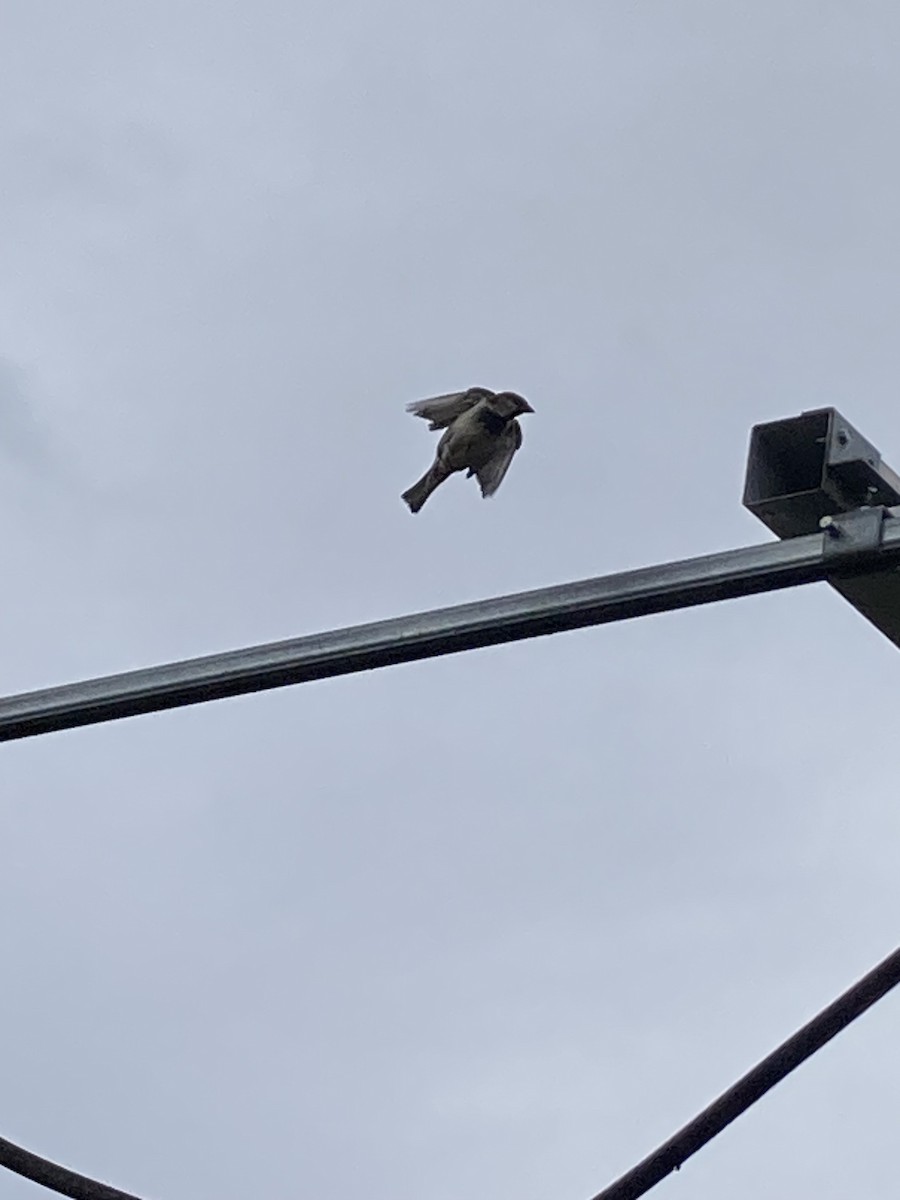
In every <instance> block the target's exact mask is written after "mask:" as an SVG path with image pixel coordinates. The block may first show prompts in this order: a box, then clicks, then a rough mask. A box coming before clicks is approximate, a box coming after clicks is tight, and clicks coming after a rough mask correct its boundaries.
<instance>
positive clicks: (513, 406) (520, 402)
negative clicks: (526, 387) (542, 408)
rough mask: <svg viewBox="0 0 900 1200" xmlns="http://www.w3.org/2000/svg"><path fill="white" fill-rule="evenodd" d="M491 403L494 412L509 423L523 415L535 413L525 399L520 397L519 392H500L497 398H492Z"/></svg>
mask: <svg viewBox="0 0 900 1200" xmlns="http://www.w3.org/2000/svg"><path fill="white" fill-rule="evenodd" d="M489 403H490V406H491V408H492V409H493V410H494V412H495V413H497V414H498V416H501V417H503V418H504V419H505V420H507V421H508V420H511V419H512V418H513V417H519V416H521V415H522V413H533V412H534V409H533V408H532V407H531V405H530V404H529V403H528V401H527V400H526V399H525V397H524V396H520V395H519V393H518V392H498V393H497V395H496V396H492V397H491V399H490V402H489Z"/></svg>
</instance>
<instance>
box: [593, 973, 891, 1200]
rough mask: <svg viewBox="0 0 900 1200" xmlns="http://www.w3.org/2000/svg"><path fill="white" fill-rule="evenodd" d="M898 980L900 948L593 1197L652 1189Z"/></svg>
mask: <svg viewBox="0 0 900 1200" xmlns="http://www.w3.org/2000/svg"><path fill="white" fill-rule="evenodd" d="M898 983H900V950H895V951H894V953H893V954H891V955H889V957H888V958H886V959H885V960H884V962H882V963H879V964H878V966H877V967H875V968H874V969H873V970H871V971H870V972H869V973H868V975H864V976H863V977H862V979H860V981H859V982H858V983H855V984H854V985H853V987H852V988H850V989H849V990H848V991H846V992H844V994H843V995H842V996H839V997H838V998H837V1000H835V1001H834V1002H833V1003H832V1004H829V1005H828V1007H827V1008H824V1009H823V1010H822V1011H821V1012H820V1013H819V1015H818V1016H816V1017H813V1019H812V1020H811V1021H810V1022H809V1024H808V1025H804V1026H803V1028H802V1029H800V1030H798V1031H797V1033H795V1034H794V1035H793V1037H789V1038H788V1040H787V1041H786V1042H782V1044H781V1045H780V1046H779V1047H778V1049H777V1050H773V1051H772V1053H771V1054H770V1055H768V1057H766V1058H764V1059H763V1060H762V1062H760V1063H757V1065H756V1066H755V1067H753V1069H752V1070H750V1071H748V1072H747V1074H746V1075H744V1076H743V1077H742V1078H741V1079H739V1080H738V1081H737V1083H736V1084H734V1086H733V1087H730V1088H729V1089H728V1091H726V1092H723V1093H722V1095H721V1096H719V1098H718V1099H717V1100H714V1101H713V1102H712V1104H710V1106H709V1107H708V1108H705V1109H704V1110H703V1112H702V1113H700V1114H699V1115H698V1116H696V1117H694V1119H693V1121H691V1122H689V1124H687V1125H685V1126H684V1128H683V1129H679V1131H678V1132H677V1133H676V1134H675V1135H674V1136H673V1137H670V1138H669V1140H668V1141H667V1142H664V1143H663V1144H662V1145H661V1146H660V1147H659V1148H658V1149H657V1150H654V1151H653V1153H652V1154H651V1155H649V1156H648V1157H647V1158H645V1159H644V1160H643V1162H639V1163H638V1165H637V1166H636V1167H632V1169H631V1170H630V1171H628V1172H626V1174H624V1175H623V1176H621V1178H619V1179H617V1180H616V1181H615V1183H611V1184H610V1185H609V1187H607V1188H604V1189H603V1191H602V1192H598V1193H597V1195H596V1196H594V1197H593V1200H635V1198H636V1197H637V1196H643V1195H644V1194H645V1192H649V1190H650V1189H651V1188H652V1187H654V1186H655V1185H656V1184H657V1183H659V1181H660V1180H661V1179H665V1177H666V1176H667V1175H669V1174H671V1172H672V1171H677V1170H678V1168H679V1167H680V1166H681V1164H682V1163H683V1162H684V1161H685V1159H688V1158H690V1156H691V1155H692V1154H696V1153H697V1151H698V1150H699V1149H700V1148H701V1147H702V1146H705V1145H706V1143H707V1142H709V1141H712V1139H713V1138H714V1137H715V1136H716V1134H717V1133H721V1132H722V1130H723V1129H724V1128H725V1126H726V1125H730V1124H731V1122H732V1121H733V1120H734V1119H735V1118H736V1117H739V1116H740V1115H741V1113H743V1112H746V1111H747V1109H748V1108H749V1107H750V1105H751V1104H755V1103H756V1101H757V1100H758V1099H759V1098H760V1096H764V1095H765V1094H766V1092H767V1091H768V1090H769V1089H770V1088H773V1087H774V1086H775V1084H776V1083H780V1082H781V1080H782V1079H784V1077H785V1076H786V1075H789V1074H790V1073H791V1071H793V1070H795V1069H796V1068H797V1067H799V1066H800V1064H801V1063H802V1062H805V1061H806V1059H808V1058H809V1057H810V1055H812V1054H815V1052H816V1051H817V1050H820V1049H821V1048H822V1047H823V1046H824V1045H825V1043H826V1042H829V1041H831V1039H832V1038H833V1037H834V1036H835V1035H836V1034H838V1033H840V1032H841V1030H842V1029H846V1027H847V1026H848V1025H849V1024H850V1022H851V1021H855V1020H856V1018H857V1017H859V1016H861V1015H862V1014H863V1013H864V1012H865V1011H866V1009H867V1008H871V1006H872V1005H873V1004H874V1003H875V1002H876V1001H877V1000H880V999H881V998H882V996H885V995H887V993H888V992H889V991H890V990H891V988H894V987H896V986H897V984H898Z"/></svg>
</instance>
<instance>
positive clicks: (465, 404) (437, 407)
mask: <svg viewBox="0 0 900 1200" xmlns="http://www.w3.org/2000/svg"><path fill="white" fill-rule="evenodd" d="M493 395H494V393H493V392H491V391H489V390H488V389H487V388H481V387H471V388H468V389H467V390H466V391H464V392H448V393H447V394H446V395H445V396H432V397H431V398H430V399H428V400H416V401H414V402H413V403H412V404H407V406H406V411H407V412H408V413H412V414H413V416H415V417H423V418H424V419H425V420H426V421H430V422H431V424H430V425H429V426H428V428H429V429H446V428H447V426H448V425H450V424H451V423H452V422H453V421H455V420H456V418H457V417H459V416H461V415H462V414H463V413H464V412H466V411H467V410H468V409H470V408H472V407H473V406H474V405H476V404H477V403H478V401H479V400H486V399H487V397H488V396H493Z"/></svg>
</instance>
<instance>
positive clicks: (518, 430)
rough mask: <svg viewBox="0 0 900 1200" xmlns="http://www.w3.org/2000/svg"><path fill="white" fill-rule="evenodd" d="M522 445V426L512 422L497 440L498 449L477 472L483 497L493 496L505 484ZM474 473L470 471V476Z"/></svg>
mask: <svg viewBox="0 0 900 1200" xmlns="http://www.w3.org/2000/svg"><path fill="white" fill-rule="evenodd" d="M521 445H522V426H521V425H520V424H519V422H518V421H510V422H509V424H508V425H507V426H506V428H505V429H504V430H503V433H502V434H501V435H500V436H499V437H498V438H497V449H496V450H495V451H494V453H493V454H492V455H491V457H490V458H489V459H488V460H487V462H486V463H485V464H484V466H483V467H479V469H478V470H477V471H476V472H475V475H476V476H477V478H478V482H479V484H480V486H481V494H482V496H493V494H494V492H496V490H497V488H498V487H499V486H500V484H501V483H502V482H503V476H504V475H505V474H506V472H507V471H508V470H509V464H510V463H511V462H512V459H513V455H514V454H515V452H516V451H517V450H518V448H519V447H520V446H521ZM471 473H472V472H471V471H470V472H469V474H471Z"/></svg>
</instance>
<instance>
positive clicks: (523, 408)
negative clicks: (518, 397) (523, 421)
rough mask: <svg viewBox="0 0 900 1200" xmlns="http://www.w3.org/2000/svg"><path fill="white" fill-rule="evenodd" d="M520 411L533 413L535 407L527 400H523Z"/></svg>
mask: <svg viewBox="0 0 900 1200" xmlns="http://www.w3.org/2000/svg"><path fill="white" fill-rule="evenodd" d="M519 411H520V412H523V413H527V412H530V413H533V412H534V409H533V408H532V407H531V405H530V404H529V403H528V401H527V400H523V401H522V403H521V405H520V406H519Z"/></svg>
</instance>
